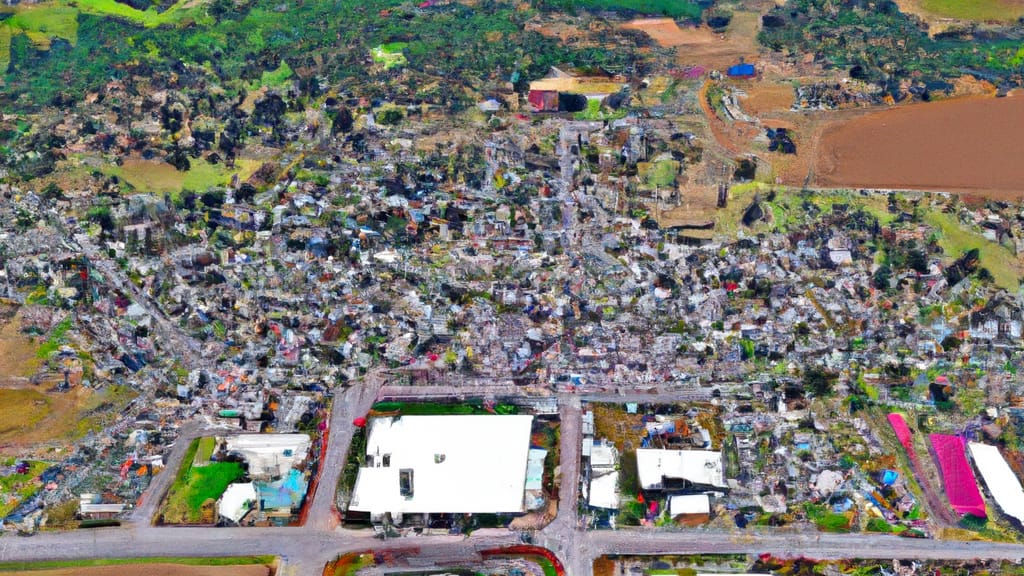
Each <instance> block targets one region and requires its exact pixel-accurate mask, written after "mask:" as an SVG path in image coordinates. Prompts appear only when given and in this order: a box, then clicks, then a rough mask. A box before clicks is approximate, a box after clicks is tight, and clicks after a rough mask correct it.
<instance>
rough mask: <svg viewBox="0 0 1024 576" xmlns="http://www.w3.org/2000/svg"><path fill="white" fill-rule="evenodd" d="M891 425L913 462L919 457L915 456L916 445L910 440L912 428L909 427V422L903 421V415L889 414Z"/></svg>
mask: <svg viewBox="0 0 1024 576" xmlns="http://www.w3.org/2000/svg"><path fill="white" fill-rule="evenodd" d="M889 424H891V425H892V429H893V431H894V432H895V433H896V439H897V440H899V441H900V444H902V445H903V448H904V449H905V450H906V451H907V455H909V456H910V459H911V460H914V459H915V458H916V457H917V455H916V454H914V443H913V441H912V440H911V439H910V428H908V427H907V422H906V420H904V419H903V415H902V414H897V413H895V412H893V413H892V414H889Z"/></svg>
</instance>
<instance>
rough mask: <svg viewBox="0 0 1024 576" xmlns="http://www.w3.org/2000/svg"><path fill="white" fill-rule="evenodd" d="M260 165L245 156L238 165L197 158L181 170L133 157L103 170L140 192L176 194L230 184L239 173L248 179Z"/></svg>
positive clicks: (242, 178)
mask: <svg viewBox="0 0 1024 576" xmlns="http://www.w3.org/2000/svg"><path fill="white" fill-rule="evenodd" d="M257 168H259V162H257V161H255V160H248V159H241V158H240V159H238V161H237V163H236V164H235V168H234V169H229V168H227V167H226V166H224V165H223V164H210V163H209V162H205V161H202V160H195V161H193V162H192V168H191V169H190V170H188V171H187V172H181V171H179V170H177V169H175V168H174V166H171V165H170V164H167V163H166V162H160V161H158V160H135V159H132V160H126V161H125V162H124V164H123V165H122V166H114V165H109V166H104V167H103V168H101V169H100V170H101V171H102V172H103V173H105V174H107V175H108V176H117V177H118V178H123V179H124V180H125V181H126V182H128V183H129V184H131V185H132V187H133V188H135V189H136V190H137V191H139V192H149V193H154V194H164V193H167V194H170V195H171V196H172V197H174V196H176V195H177V194H179V193H180V192H181V191H182V190H192V191H195V192H205V191H206V190H207V189H209V188H211V187H213V186H224V185H227V184H228V183H230V182H231V177H232V176H233V175H235V174H238V177H239V178H240V179H241V180H245V179H246V178H248V177H249V176H251V175H252V173H253V172H255V171H256V169H257Z"/></svg>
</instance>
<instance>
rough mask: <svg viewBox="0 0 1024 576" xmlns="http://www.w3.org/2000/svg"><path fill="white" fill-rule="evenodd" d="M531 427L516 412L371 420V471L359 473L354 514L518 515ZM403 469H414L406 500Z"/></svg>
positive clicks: (527, 419)
mask: <svg viewBox="0 0 1024 576" xmlns="http://www.w3.org/2000/svg"><path fill="white" fill-rule="evenodd" d="M532 422H533V416H511V415H509V416H503V415H502V416H499V415H493V416H492V415H482V416H400V417H395V418H374V419H371V420H370V422H369V424H368V426H369V428H368V431H367V442H366V454H367V466H365V467H363V468H360V469H359V476H358V477H357V479H356V485H355V489H354V490H353V494H352V501H351V504H350V506H349V509H351V510H354V511H357V512H370V513H371V514H383V513H385V512H392V513H442V512H451V513H500V512H521V511H522V510H523V489H524V485H525V482H526V467H527V456H528V453H529V449H530V427H531V425H532ZM385 455H388V459H387V460H388V462H387V464H388V465H387V466H385V465H384V460H385V459H384V456H385ZM371 463H372V466H371ZM401 470H411V471H412V495H411V496H409V497H406V496H403V495H402V494H401V492H400V486H399V481H400V478H399V473H400V471H401Z"/></svg>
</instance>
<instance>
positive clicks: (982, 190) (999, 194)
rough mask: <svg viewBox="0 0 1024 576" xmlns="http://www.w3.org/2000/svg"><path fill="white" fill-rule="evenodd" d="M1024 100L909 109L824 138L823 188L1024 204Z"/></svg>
mask: <svg viewBox="0 0 1024 576" xmlns="http://www.w3.org/2000/svg"><path fill="white" fill-rule="evenodd" d="M1021 134H1024V97H1020V96H1015V97H1008V98H968V99H959V100H947V101H943V102H934V103H928V104H914V105H908V106H901V107H898V108H893V109H890V110H885V111H882V112H877V113H872V114H867V115H864V116H862V117H860V118H856V119H853V120H851V121H849V122H846V123H842V124H839V125H837V126H835V127H833V128H830V129H828V130H826V131H825V132H824V133H823V136H822V140H821V145H820V149H819V150H818V153H817V154H816V161H815V178H814V180H815V181H816V183H817V184H819V185H822V186H830V187H846V186H850V187H872V188H906V189H922V190H944V191H949V192H961V193H967V194H972V195H978V196H986V197H989V198H997V199H1004V200H1018V199H1020V196H1021V193H1022V192H1024V189H1022V182H1024V162H1021V157H1020V142H1021V140H1020V135H1021Z"/></svg>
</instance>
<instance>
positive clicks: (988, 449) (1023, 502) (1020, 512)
mask: <svg viewBox="0 0 1024 576" xmlns="http://www.w3.org/2000/svg"><path fill="white" fill-rule="evenodd" d="M967 446H968V449H969V450H970V451H971V458H972V459H973V460H974V464H975V465H976V466H977V467H978V471H980V472H981V477H982V479H983V480H985V486H986V487H987V488H988V492H989V494H991V495H992V497H993V498H995V500H996V504H999V508H1000V509H1002V511H1003V513H1004V514H1006V515H1007V516H1011V517H1013V518H1016V519H1017V520H1018V521H1020V522H1024V489H1022V488H1021V486H1020V479H1018V478H1017V475H1016V474H1014V473H1013V470H1012V469H1011V468H1010V465H1009V464H1007V463H1006V459H1005V458H1003V455H1002V454H1000V453H999V448H996V447H995V446H989V445H988V444H981V443H979V442H971V443H969V444H968V445H967Z"/></svg>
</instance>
